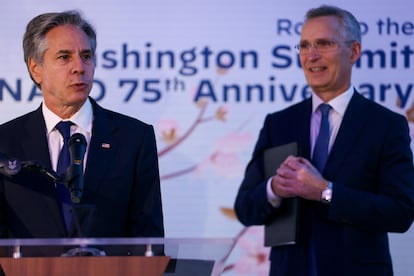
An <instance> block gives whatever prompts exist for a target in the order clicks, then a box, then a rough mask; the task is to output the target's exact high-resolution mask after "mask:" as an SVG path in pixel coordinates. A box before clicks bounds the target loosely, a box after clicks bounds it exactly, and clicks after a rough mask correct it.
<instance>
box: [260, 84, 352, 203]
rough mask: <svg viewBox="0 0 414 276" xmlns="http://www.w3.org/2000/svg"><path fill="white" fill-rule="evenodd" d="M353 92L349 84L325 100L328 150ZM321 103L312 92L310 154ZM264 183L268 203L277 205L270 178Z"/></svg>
mask: <svg viewBox="0 0 414 276" xmlns="http://www.w3.org/2000/svg"><path fill="white" fill-rule="evenodd" d="M353 94H354V87H353V86H352V85H351V86H350V87H349V88H348V90H346V91H345V92H344V93H342V94H340V95H339V96H337V97H335V98H334V99H332V100H330V101H329V102H327V104H329V105H330V106H331V107H332V109H331V112H329V135H330V138H329V149H328V150H329V152H330V150H331V148H332V145H333V143H334V141H335V139H336V136H337V135H338V131H339V127H340V126H341V123H342V119H343V117H344V114H345V110H346V108H347V107H348V104H349V102H350V101H351V98H352V95H353ZM321 103H323V101H322V99H321V98H319V97H318V96H317V95H316V94H315V93H312V115H311V129H310V132H311V133H310V143H311V156H312V155H313V148H314V146H315V142H316V138H317V137H318V134H319V126H320V122H321V117H322V114H321V112H320V111H319V109H318V107H319V105H320V104H321ZM266 185H267V186H266V192H267V199H268V201H269V203H270V204H272V206H273V207H278V206H279V205H280V203H281V198H280V197H279V196H278V195H275V194H274V193H273V190H272V178H270V179H269V180H268V181H267V184H266Z"/></svg>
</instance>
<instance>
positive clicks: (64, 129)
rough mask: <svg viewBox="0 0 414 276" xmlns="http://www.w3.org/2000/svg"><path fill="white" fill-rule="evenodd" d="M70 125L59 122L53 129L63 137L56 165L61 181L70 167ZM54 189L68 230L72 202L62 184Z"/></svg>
mask: <svg viewBox="0 0 414 276" xmlns="http://www.w3.org/2000/svg"><path fill="white" fill-rule="evenodd" d="M72 124H73V123H72V122H70V121H65V122H64V121H61V122H59V123H58V124H57V125H56V127H55V128H56V129H57V130H58V131H59V132H60V134H61V135H62V137H63V147H62V149H61V150H60V153H59V159H58V164H57V173H58V174H59V175H60V176H62V179H64V177H65V174H66V171H67V169H68V167H69V165H70V153H69V138H70V126H71V125H72ZM56 189H57V192H58V195H59V199H60V201H61V203H62V212H63V217H64V219H65V225H66V229H67V230H69V226H70V223H71V219H72V201H71V199H70V193H69V190H68V188H67V187H66V185H65V184H64V183H62V182H59V183H57V184H56Z"/></svg>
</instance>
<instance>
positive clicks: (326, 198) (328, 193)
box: [322, 188, 332, 203]
mask: <svg viewBox="0 0 414 276" xmlns="http://www.w3.org/2000/svg"><path fill="white" fill-rule="evenodd" d="M331 199H332V190H331V189H329V188H327V189H325V190H324V191H323V192H322V201H323V202H325V203H330V202H331Z"/></svg>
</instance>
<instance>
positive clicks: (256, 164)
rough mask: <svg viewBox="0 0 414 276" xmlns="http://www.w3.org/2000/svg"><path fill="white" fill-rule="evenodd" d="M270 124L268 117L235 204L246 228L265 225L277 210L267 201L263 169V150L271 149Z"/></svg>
mask: <svg viewBox="0 0 414 276" xmlns="http://www.w3.org/2000/svg"><path fill="white" fill-rule="evenodd" d="M269 124H270V117H269V116H267V117H266V119H265V122H264V125H263V127H262V129H261V131H260V134H259V138H258V140H257V142H256V146H255V148H254V151H253V155H252V158H251V160H250V162H249V163H248V165H247V168H246V171H245V175H244V178H243V181H242V183H241V185H240V188H239V191H238V193H237V196H236V200H235V204H234V209H235V212H236V214H237V217H238V219H239V220H240V222H241V223H243V224H244V225H246V226H250V225H262V224H264V223H265V222H266V220H267V219H268V218H269V215H270V214H272V212H274V210H275V208H273V207H272V205H271V204H270V203H269V202H268V200H267V193H266V182H267V179H265V176H264V169H263V150H264V149H266V148H268V147H269V135H268V132H269V128H270V125H269Z"/></svg>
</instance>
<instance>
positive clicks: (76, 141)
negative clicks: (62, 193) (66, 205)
mask: <svg viewBox="0 0 414 276" xmlns="http://www.w3.org/2000/svg"><path fill="white" fill-rule="evenodd" d="M85 152H86V138H85V136H83V135H82V134H80V133H75V134H73V135H72V136H71V137H70V139H69V154H70V166H69V168H68V170H67V172H66V182H67V184H68V188H69V192H70V197H71V199H72V202H73V203H79V202H80V199H81V197H82V191H83V158H84V156H85Z"/></svg>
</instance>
